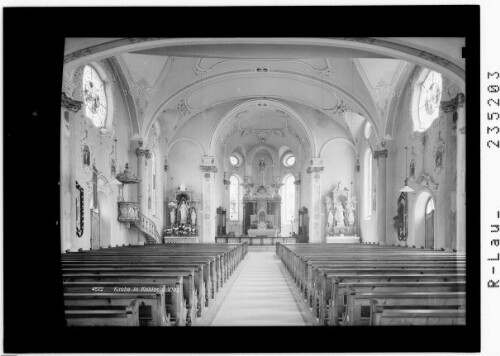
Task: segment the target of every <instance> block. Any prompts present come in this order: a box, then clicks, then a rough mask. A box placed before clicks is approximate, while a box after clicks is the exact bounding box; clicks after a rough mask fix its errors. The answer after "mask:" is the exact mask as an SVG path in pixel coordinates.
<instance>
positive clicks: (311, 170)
mask: <svg viewBox="0 0 500 356" xmlns="http://www.w3.org/2000/svg"><path fill="white" fill-rule="evenodd" d="M324 170H325V167H308V168H307V173H309V174H311V173H321V172H323V171H324Z"/></svg>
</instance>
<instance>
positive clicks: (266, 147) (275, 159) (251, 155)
mask: <svg viewBox="0 0 500 356" xmlns="http://www.w3.org/2000/svg"><path fill="white" fill-rule="evenodd" d="M260 150H265V151H267V152H269V154H270V155H271V158H272V159H273V163H274V164H278V163H279V157H278V153H277V152H276V150H275V149H274V147H272V146H270V145H267V144H264V143H261V144H260V145H257V146H254V147H253V148H252V149H251V150H250V151H249V152H248V154H247V157H246V159H245V164H250V165H251V164H252V162H253V160H254V158H255V155H256V154H257V152H259V151H260Z"/></svg>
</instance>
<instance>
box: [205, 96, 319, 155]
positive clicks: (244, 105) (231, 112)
mask: <svg viewBox="0 0 500 356" xmlns="http://www.w3.org/2000/svg"><path fill="white" fill-rule="evenodd" d="M256 105H267V106H270V107H272V108H276V109H278V110H281V111H284V112H285V113H287V114H288V115H290V116H291V117H293V118H294V119H295V120H296V121H298V122H299V124H300V126H301V127H302V128H303V130H304V132H305V133H306V135H307V141H308V143H309V145H310V146H311V151H312V152H316V142H315V140H314V136H313V133H312V131H311V129H310V128H309V126H308V125H307V123H306V121H305V120H304V118H303V117H302V116H301V115H300V114H299V113H298V112H296V111H295V110H294V109H292V108H291V107H290V106H288V105H286V104H284V103H282V102H279V101H276V100H271V99H252V100H248V101H245V102H243V103H240V104H238V105H236V106H234V107H233V108H231V109H230V110H229V111H228V112H226V114H224V115H223V116H222V118H221V119H220V120H219V122H218V123H217V125H216V127H215V129H214V131H213V133H212V137H211V139H210V148H209V155H214V152H215V146H216V144H217V139H218V137H219V135H220V133H221V130H222V129H223V127H224V126H225V125H226V124H227V123H228V122H229V121H230V120H231V119H232V118H233V117H234V116H235V115H236V114H237V113H239V112H240V111H244V110H246V109H247V108H249V107H253V106H256ZM252 151H253V149H252V150H251V151H250V152H249V153H248V154H247V155H248V160H249V161H250V162H251V161H252V160H253V155H252ZM253 154H255V152H254V153H253ZM274 158H275V157H274V156H273V160H274ZM275 162H277V160H276V161H275Z"/></svg>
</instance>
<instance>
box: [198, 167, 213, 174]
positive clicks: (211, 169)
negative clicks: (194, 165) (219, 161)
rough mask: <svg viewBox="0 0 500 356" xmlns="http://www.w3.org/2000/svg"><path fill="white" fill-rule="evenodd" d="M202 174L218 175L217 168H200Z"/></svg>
mask: <svg viewBox="0 0 500 356" xmlns="http://www.w3.org/2000/svg"><path fill="white" fill-rule="evenodd" d="M200 169H201V171H202V172H209V173H217V167H216V166H200Z"/></svg>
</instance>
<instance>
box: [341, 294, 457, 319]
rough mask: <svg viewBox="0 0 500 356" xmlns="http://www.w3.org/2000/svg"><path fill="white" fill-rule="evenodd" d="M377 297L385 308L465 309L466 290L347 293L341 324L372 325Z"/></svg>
mask: <svg viewBox="0 0 500 356" xmlns="http://www.w3.org/2000/svg"><path fill="white" fill-rule="evenodd" d="M372 299H375V300H377V301H378V304H379V305H382V306H383V307H384V308H385V309H394V308H398V309H409V306H413V307H417V306H418V307H419V308H426V307H427V308H430V307H433V308H435V309H436V308H441V309H445V308H446V309H450V308H451V309H465V292H432V293H424V292H388V293H381V292H379V293H371V292H368V293H356V292H354V291H351V292H349V294H347V302H346V303H345V313H343V315H342V319H341V321H340V322H339V324H340V325H349V326H353V325H370V316H371V313H370V310H371V304H370V302H371V300H372Z"/></svg>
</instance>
